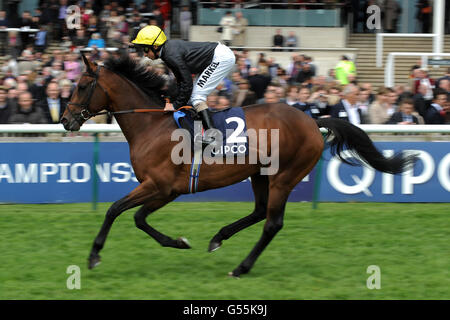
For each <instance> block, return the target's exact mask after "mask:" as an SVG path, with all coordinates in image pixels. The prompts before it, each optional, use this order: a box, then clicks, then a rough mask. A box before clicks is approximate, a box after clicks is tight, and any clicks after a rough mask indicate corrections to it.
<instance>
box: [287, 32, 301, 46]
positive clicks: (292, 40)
mask: <svg viewBox="0 0 450 320" xmlns="http://www.w3.org/2000/svg"><path fill="white" fill-rule="evenodd" d="M298 46H299V44H298V40H297V36H296V35H295V32H294V31H289V34H288V36H287V37H286V47H290V48H296V47H298ZM289 51H293V49H289Z"/></svg>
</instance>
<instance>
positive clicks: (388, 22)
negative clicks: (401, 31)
mask: <svg viewBox="0 0 450 320" xmlns="http://www.w3.org/2000/svg"><path fill="white" fill-rule="evenodd" d="M383 9H384V19H383V21H384V30H385V31H386V32H390V33H394V32H396V31H397V21H398V17H399V15H400V13H401V10H402V8H401V7H400V6H399V4H398V3H397V1H396V0H385V1H384V8H383Z"/></svg>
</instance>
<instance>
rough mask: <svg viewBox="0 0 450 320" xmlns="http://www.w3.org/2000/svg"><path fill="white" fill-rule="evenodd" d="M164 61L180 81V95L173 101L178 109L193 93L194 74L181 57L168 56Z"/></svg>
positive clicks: (178, 81)
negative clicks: (192, 74)
mask: <svg viewBox="0 0 450 320" xmlns="http://www.w3.org/2000/svg"><path fill="white" fill-rule="evenodd" d="M164 62H165V63H166V64H167V66H168V67H169V68H170V70H172V72H173V74H174V75H175V78H176V79H177V83H178V95H177V97H176V98H175V99H174V100H173V101H172V104H173V107H174V108H175V109H178V108H180V107H182V106H185V105H186V104H187V103H188V101H189V99H190V97H191V94H192V88H193V84H192V76H191V72H190V71H189V68H188V66H187V65H186V63H185V62H184V60H183V59H181V57H170V58H166V59H165V60H164Z"/></svg>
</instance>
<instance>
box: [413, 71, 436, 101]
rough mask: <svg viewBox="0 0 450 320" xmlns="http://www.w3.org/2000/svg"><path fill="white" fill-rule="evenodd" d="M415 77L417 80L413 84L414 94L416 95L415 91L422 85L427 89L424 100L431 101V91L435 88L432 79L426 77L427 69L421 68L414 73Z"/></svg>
mask: <svg viewBox="0 0 450 320" xmlns="http://www.w3.org/2000/svg"><path fill="white" fill-rule="evenodd" d="M415 73H416V75H417V77H418V78H417V80H415V82H414V91H413V92H414V93H417V89H418V88H419V85H424V86H426V88H427V92H426V93H425V95H424V98H425V99H426V100H431V99H433V89H434V88H435V82H434V80H433V79H431V78H430V77H429V76H428V69H427V68H421V69H418V70H416V71H415Z"/></svg>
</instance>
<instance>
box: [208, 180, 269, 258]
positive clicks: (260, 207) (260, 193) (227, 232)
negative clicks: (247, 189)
mask: <svg viewBox="0 0 450 320" xmlns="http://www.w3.org/2000/svg"><path fill="white" fill-rule="evenodd" d="M251 181H252V189H253V193H254V194H255V209H254V210H253V212H252V213H251V214H249V215H248V216H246V217H244V218H242V219H239V220H238V221H235V222H233V223H231V224H229V225H227V226H225V227H223V228H222V229H220V231H219V232H218V233H217V234H216V235H215V236H214V237H213V238H212V239H211V241H210V242H209V247H208V251H209V252H213V251H215V250H217V249H219V248H220V247H221V245H222V241H223V240H227V239H229V238H230V237H231V236H233V235H234V234H236V233H238V232H239V231H241V230H243V229H245V228H248V227H250V226H252V225H254V224H255V223H258V222H260V221H262V220H264V219H265V218H266V211H267V198H268V190H269V179H268V177H267V176H262V175H260V174H255V175H253V176H252V177H251Z"/></svg>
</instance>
